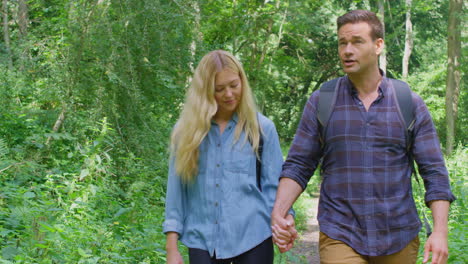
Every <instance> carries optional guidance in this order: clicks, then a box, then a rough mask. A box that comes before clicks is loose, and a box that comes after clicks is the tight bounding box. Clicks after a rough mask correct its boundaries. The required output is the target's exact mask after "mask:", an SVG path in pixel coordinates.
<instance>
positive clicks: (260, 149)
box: [256, 132, 263, 191]
mask: <svg viewBox="0 0 468 264" xmlns="http://www.w3.org/2000/svg"><path fill="white" fill-rule="evenodd" d="M262 153H263V135H262V133H261V132H260V142H258V156H257V168H256V169H257V187H258V189H259V190H260V191H262Z"/></svg>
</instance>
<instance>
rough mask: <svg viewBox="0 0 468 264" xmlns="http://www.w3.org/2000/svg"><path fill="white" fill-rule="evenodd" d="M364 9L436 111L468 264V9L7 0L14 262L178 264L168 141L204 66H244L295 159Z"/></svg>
mask: <svg viewBox="0 0 468 264" xmlns="http://www.w3.org/2000/svg"><path fill="white" fill-rule="evenodd" d="M352 9H368V10H371V11H374V12H376V13H378V15H379V16H380V18H381V19H382V20H383V21H384V24H385V43H386V48H385V52H384V54H383V55H382V56H381V57H380V66H381V68H382V69H384V70H385V71H386V74H387V75H388V76H390V77H392V78H397V79H401V80H405V81H407V82H408V83H409V84H410V86H411V88H412V90H414V91H416V92H417V93H418V94H419V95H420V96H421V97H422V98H423V99H424V101H425V102H426V104H427V105H428V108H429V110H430V111H431V114H432V117H433V121H434V123H435V125H436V127H437V131H438V135H439V138H440V142H441V147H442V149H443V150H444V154H445V159H446V164H447V167H448V170H449V173H450V181H451V187H452V191H453V192H454V194H455V195H456V196H457V198H458V199H457V200H456V201H455V202H454V203H452V205H451V212H450V216H449V252H450V256H449V263H468V254H467V252H468V246H467V244H466V237H467V234H468V223H467V222H468V198H467V194H468V183H467V180H468V132H467V131H468V111H467V110H468V93H467V91H466V82H464V81H463V80H464V78H465V73H466V72H467V71H468V67H467V64H466V62H465V61H464V58H465V57H466V55H467V51H468V47H467V41H466V40H467V37H468V34H467V31H466V28H467V15H466V13H464V10H466V2H465V3H464V2H463V1H462V0H425V1H423V0H392V1H390V0H367V1H366V0H347V1H341V0H232V1H226V0H218V1H214V0H68V1H64V0H2V3H1V10H2V12H1V14H2V20H1V22H2V33H3V34H2V38H0V263H165V235H164V234H163V233H162V222H163V219H164V204H165V189H166V181H167V171H168V157H169V151H168V146H169V135H170V132H171V130H172V127H173V126H174V124H175V122H176V121H177V118H178V114H179V112H180V110H181V107H182V105H183V102H184V94H185V91H186V89H187V87H188V86H189V83H190V80H191V75H192V72H193V70H194V68H195V67H196V65H197V62H198V61H199V60H200V59H201V57H202V56H203V55H205V54H206V53H207V52H209V51H211V50H214V49H224V50H227V51H230V52H231V53H233V54H234V55H235V56H236V57H238V58H239V59H240V60H241V61H242V63H243V65H244V67H245V70H246V73H247V75H248V77H249V81H250V84H251V87H252V89H253V91H254V93H255V97H256V102H257V104H258V106H259V110H260V111H261V112H262V113H263V114H264V115H266V116H267V117H269V118H270V119H271V120H273V121H274V123H275V125H276V128H277V130H278V133H279V136H280V139H281V144H282V146H283V149H284V150H285V151H284V154H287V149H288V148H289V145H290V143H291V140H292V139H293V137H294V133H295V130H296V128H297V124H298V122H299V119H300V117H301V114H302V109H303V107H304V104H305V102H306V101H307V99H308V97H309V96H310V94H311V93H312V92H313V91H315V90H316V89H318V88H319V87H320V85H321V83H323V82H324V81H327V80H330V79H332V78H335V77H338V76H341V75H343V72H342V71H341V69H340V65H339V61H338V56H337V36H336V18H337V17H338V16H340V15H342V14H344V13H345V12H346V11H348V10H352ZM463 55H465V56H463ZM318 182H319V176H318V175H317V176H314V180H312V181H311V183H309V186H310V185H317V184H318ZM413 188H414V189H418V188H422V187H418V184H417V183H416V182H415V183H414V185H413ZM422 193H423V190H422V191H421V190H420V191H419V192H418V191H416V190H415V191H414V195H415V200H416V203H417V206H418V210H419V211H420V212H421V213H422V212H425V214H426V215H430V210H429V209H428V208H426V207H425V205H424V201H423V195H422ZM297 210H299V211H300V210H301V208H299V209H297ZM299 213H300V212H299ZM420 215H422V214H420ZM297 221H301V219H298V220H297ZM420 237H421V239H422V241H421V247H420V251H421V252H422V245H423V243H424V240H425V234H424V229H423V230H422V231H421V235H420ZM184 254H186V253H184ZM421 261H422V254H420V259H419V260H418V263H421ZM275 262H277V263H303V262H301V258H300V256H299V257H298V256H293V255H292V253H286V254H284V255H280V254H279V253H277V257H276V260H275Z"/></svg>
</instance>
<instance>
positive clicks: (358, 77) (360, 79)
mask: <svg viewBox="0 0 468 264" xmlns="http://www.w3.org/2000/svg"><path fill="white" fill-rule="evenodd" d="M348 76H349V79H350V80H351V82H352V83H353V85H354V87H355V88H356V90H357V92H358V94H361V95H366V94H371V93H374V92H376V91H377V90H378V87H379V84H380V81H381V80H382V75H380V71H379V69H378V68H376V69H375V70H373V71H371V72H367V73H361V74H348Z"/></svg>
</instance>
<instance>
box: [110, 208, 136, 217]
mask: <svg viewBox="0 0 468 264" xmlns="http://www.w3.org/2000/svg"><path fill="white" fill-rule="evenodd" d="M130 210H132V209H131V208H120V210H119V211H118V212H117V213H115V215H114V218H117V217H119V216H121V215H122V214H124V213H126V212H128V211H130Z"/></svg>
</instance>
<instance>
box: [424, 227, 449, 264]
mask: <svg viewBox="0 0 468 264" xmlns="http://www.w3.org/2000/svg"><path fill="white" fill-rule="evenodd" d="M429 252H432V262H431V264H445V263H447V258H448V246H447V233H445V232H436V231H434V232H433V233H432V234H431V235H430V236H429V238H428V239H427V241H426V244H425V245H424V260H423V263H427V261H428V260H429Z"/></svg>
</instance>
